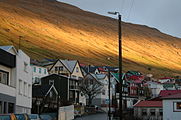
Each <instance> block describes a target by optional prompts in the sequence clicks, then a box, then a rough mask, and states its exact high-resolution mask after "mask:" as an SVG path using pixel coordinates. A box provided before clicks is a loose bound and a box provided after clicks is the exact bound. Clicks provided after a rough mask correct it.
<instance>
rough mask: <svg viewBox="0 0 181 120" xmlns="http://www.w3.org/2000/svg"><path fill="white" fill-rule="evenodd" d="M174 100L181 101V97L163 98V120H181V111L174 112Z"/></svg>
mask: <svg viewBox="0 0 181 120" xmlns="http://www.w3.org/2000/svg"><path fill="white" fill-rule="evenodd" d="M174 102H181V99H179V100H178V99H175V100H163V120H180V116H181V112H174V108H173V107H174V105H173V103H174Z"/></svg>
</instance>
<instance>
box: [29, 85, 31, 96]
mask: <svg viewBox="0 0 181 120" xmlns="http://www.w3.org/2000/svg"><path fill="white" fill-rule="evenodd" d="M28 97H31V85H28Z"/></svg>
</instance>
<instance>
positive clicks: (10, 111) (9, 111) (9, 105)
mask: <svg viewBox="0 0 181 120" xmlns="http://www.w3.org/2000/svg"><path fill="white" fill-rule="evenodd" d="M8 113H14V103H8Z"/></svg>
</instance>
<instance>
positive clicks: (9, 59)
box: [0, 47, 16, 114]
mask: <svg viewBox="0 0 181 120" xmlns="http://www.w3.org/2000/svg"><path fill="white" fill-rule="evenodd" d="M2 48H3V49H5V48H4V47H0V114H6V113H13V112H15V105H16V79H15V75H16V74H15V69H16V56H15V55H12V54H10V53H8V52H6V51H5V50H3V49H2Z"/></svg>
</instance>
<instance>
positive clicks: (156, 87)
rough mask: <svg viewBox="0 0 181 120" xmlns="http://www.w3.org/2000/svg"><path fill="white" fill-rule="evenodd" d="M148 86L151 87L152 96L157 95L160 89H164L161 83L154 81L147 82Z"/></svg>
mask: <svg viewBox="0 0 181 120" xmlns="http://www.w3.org/2000/svg"><path fill="white" fill-rule="evenodd" d="M148 88H150V89H151V92H152V97H157V96H158V95H159V93H160V91H161V90H163V89H164V88H163V85H162V84H158V83H155V82H148Z"/></svg>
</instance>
